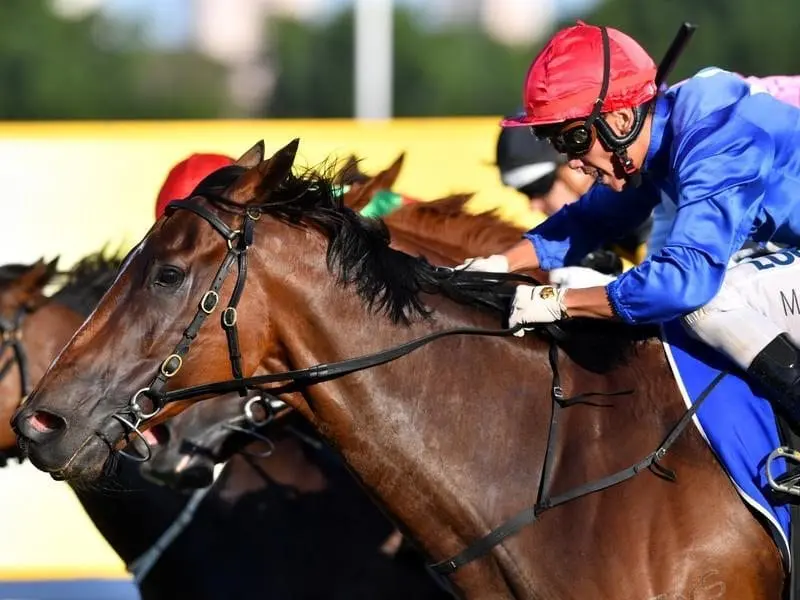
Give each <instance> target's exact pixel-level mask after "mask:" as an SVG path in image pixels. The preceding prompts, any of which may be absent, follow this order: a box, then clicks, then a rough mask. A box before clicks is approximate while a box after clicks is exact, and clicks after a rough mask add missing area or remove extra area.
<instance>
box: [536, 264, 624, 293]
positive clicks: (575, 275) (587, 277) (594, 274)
mask: <svg viewBox="0 0 800 600" xmlns="http://www.w3.org/2000/svg"><path fill="white" fill-rule="evenodd" d="M548 275H549V279H550V283H552V284H553V285H558V286H563V287H570V288H588V287H605V286H606V285H608V284H609V283H611V282H612V281H614V279H615V277H614V276H612V275H606V274H605V273H601V272H600V271H595V270H594V269H587V268H586V267H562V268H560V269H553V270H552V271H549V272H548Z"/></svg>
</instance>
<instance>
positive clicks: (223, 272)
mask: <svg viewBox="0 0 800 600" xmlns="http://www.w3.org/2000/svg"><path fill="white" fill-rule="evenodd" d="M199 198H201V197H199V196H196V197H194V198H190V199H186V200H180V201H176V202H172V203H170V204H169V205H168V207H167V213H168V214H169V213H170V212H172V211H174V210H188V211H190V212H192V213H194V214H196V215H197V216H199V217H200V218H202V219H203V220H205V221H206V222H207V223H208V224H209V225H211V227H213V228H214V229H215V230H216V231H217V232H218V233H219V234H220V235H221V236H222V237H223V238H224V239H225V241H226V243H227V245H228V252H227V253H226V255H225V257H224V259H223V261H222V264H221V265H220V267H219V269H218V270H217V273H216V276H215V277H214V280H213V282H212V285H211V287H210V288H209V290H208V291H207V292H206V293H205V294H204V295H203V297H202V299H201V300H200V305H199V307H198V310H197V313H196V314H195V316H194V318H193V319H192V321H191V323H190V324H189V326H188V327H187V328H186V330H185V331H184V333H183V336H182V338H181V340H180V341H179V342H178V344H177V345H176V346H175V349H174V350H173V353H172V354H170V355H169V356H168V357H167V358H166V359H164V361H163V362H162V363H161V366H160V368H159V372H158V373H157V374H156V376H155V377H154V378H153V381H152V382H151V383H150V385H149V386H147V387H145V388H142V389H140V390H139V391H137V392H136V393H135V394H134V395H133V397H132V398H131V400H130V403H129V405H128V409H127V415H126V414H123V415H121V414H114V415H112V417H113V418H114V419H116V420H117V421H118V422H120V423H122V424H123V426H124V427H125V429H126V431H125V437H126V439H128V441H130V438H129V436H130V434H134V435H136V437H138V438H139V440H140V441H141V442H143V443H144V445H145V447H146V456H145V457H140V456H135V455H132V454H130V453H127V452H125V451H120V452H119V453H120V454H122V455H123V456H126V457H128V458H131V459H133V460H136V461H138V462H144V461H146V460H148V459H149V458H150V455H151V450H150V446H149V444H148V442H147V440H146V439H145V438H144V435H143V434H142V431H141V430H140V426H141V425H142V423H144V422H145V421H147V420H148V419H151V418H153V417H155V416H156V415H158V414H159V413H160V412H161V410H162V409H163V408H164V407H165V406H166V405H167V404H168V403H170V402H175V401H178V400H188V399H191V398H199V397H201V396H209V395H221V394H226V393H230V392H234V391H238V392H239V393H240V394H241V395H242V396H245V395H247V391H248V390H256V391H258V392H259V393H260V394H261V397H262V398H265V399H270V398H275V397H276V396H277V395H280V394H286V393H291V392H297V391H300V390H303V389H304V388H306V387H307V386H310V385H314V384H318V383H323V382H326V381H331V380H334V379H338V378H340V377H343V376H345V375H348V374H350V373H355V372H357V371H362V370H364V369H369V368H371V367H375V366H378V365H383V364H386V363H389V362H392V361H394V360H397V359H398V358H401V357H403V356H406V355H408V354H410V353H412V352H414V351H415V350H417V349H419V348H422V347H423V346H426V345H428V344H430V343H431V342H434V341H436V340H439V339H442V338H446V337H452V336H463V335H476V336H489V337H506V336H510V335H513V334H514V333H516V332H517V331H519V330H520V329H522V328H523V325H517V326H515V327H511V328H504V329H484V328H480V327H457V328H453V329H446V330H443V331H438V332H435V333H431V334H428V335H425V336H422V337H419V338H416V339H413V340H410V341H408V342H405V343H403V344H400V345H398V346H395V347H393V348H389V349H387V350H383V351H381V352H376V353H373V354H366V355H363V356H360V357H357V358H351V359H347V360H342V361H337V362H332V363H322V364H318V365H314V366H312V367H308V368H305V369H296V370H291V371H285V372H283V373H271V374H267V375H258V376H255V377H243V376H242V370H241V355H240V352H239V344H238V334H237V331H236V321H237V319H236V317H237V315H236V306H237V305H238V302H239V300H240V298H241V295H242V293H243V291H244V286H245V278H246V276H247V250H248V248H249V247H250V246H251V245H252V243H253V229H254V225H255V222H256V221H258V219H260V218H261V214H262V210H263V209H265V208H267V207H268V205H265V206H260V207H253V206H251V207H248V208H247V209H246V210H244V211H243V212H242V213H241V215H240V216H242V217H243V222H242V225H241V227H240V228H239V229H232V228H231V227H229V226H228V225H227V224H226V223H225V222H224V221H222V220H221V219H220V218H218V217H217V216H216V215H214V214H213V213H212V212H211V211H209V210H208V209H207V208H205V207H204V206H202V205H200V204H199V203H198V202H197V201H196V200H197V199H199ZM206 199H207V200H209V201H211V199H209V198H206ZM226 204H227V203H226ZM234 264H237V265H238V272H237V280H236V284H235V286H234V291H233V293H232V295H231V300H230V302H229V303H228V306H227V308H226V309H225V310H224V311H223V313H222V317H221V320H222V327H223V328H224V329H225V333H226V336H227V340H228V351H229V358H230V362H231V371H232V373H233V379H230V380H227V381H220V382H215V383H207V384H202V385H197V386H192V387H187V388H183V389H178V390H174V391H170V392H165V391H164V388H165V386H166V384H167V381H168V380H169V379H170V378H171V377H173V376H174V375H175V374H176V373H177V372H178V371H179V370H180V368H181V366H182V364H183V357H184V356H185V355H186V352H187V351H188V350H189V346H190V345H191V343H192V341H193V340H194V339H195V337H197V334H198V332H199V330H200V327H201V326H202V324H203V323H204V322H205V320H206V318H207V317H208V316H209V315H210V314H212V313H213V312H214V309H215V308H216V307H217V305H218V304H219V291H220V289H221V288H222V285H223V283H224V282H225V279H226V278H227V276H228V275H229V274H230V272H231V270H232V268H233V265H234ZM436 269H437V271H436V272H437V273H438V274H439V275H440V276H441V277H442V278H446V277H451V278H452V277H453V276H454V270H453V269H452V268H449V267H438V268H436ZM458 277H459V278H464V279H466V280H469V279H471V280H472V281H474V282H480V283H483V284H486V285H489V284H498V283H501V282H505V283H509V282H513V283H522V282H524V283H527V284H531V283H533V284H538V282H536V281H535V280H533V279H532V278H531V277H528V276H526V275H522V274H518V273H477V272H475V273H472V272H464V271H460V272H459V273H458ZM536 329H537V330H540V331H544V332H547V333H549V334H550V335H549V337H550V340H551V343H550V351H549V355H548V356H549V361H550V367H551V370H552V373H553V380H552V386H551V398H552V401H553V413H552V416H551V419H550V427H549V431H548V444H547V451H546V454H545V460H544V466H543V468H542V479H541V481H540V486H539V493H538V494H537V499H536V503H535V504H534V505H533V506H531V507H529V508H526V509H525V510H523V511H521V512H520V513H518V514H517V515H515V516H514V517H512V518H511V519H509V520H508V521H506V522H505V523H504V524H503V525H501V526H500V527H498V528H496V529H494V530H492V531H491V532H489V533H488V534H487V535H485V536H484V537H482V538H480V539H478V540H476V541H474V542H473V543H472V544H470V545H469V546H468V547H467V548H466V549H465V550H463V551H462V552H460V553H459V554H457V555H456V556H454V557H451V558H449V559H447V560H443V561H440V562H438V563H435V564H432V565H429V566H430V568H431V570H432V571H433V572H434V573H436V574H439V575H446V574H451V573H454V572H455V571H456V570H457V569H459V568H460V567H462V566H464V565H465V564H467V563H469V562H471V561H473V560H475V559H477V558H480V557H481V556H483V555H485V554H487V553H488V552H489V551H491V549H492V548H493V547H495V546H496V545H498V544H500V543H501V542H502V541H503V540H504V539H506V538H507V537H509V536H511V535H514V534H516V533H517V532H519V531H520V530H521V529H523V528H524V527H526V526H527V525H529V524H531V523H533V522H535V521H536V520H537V519H538V517H539V516H540V515H541V514H542V513H543V512H545V511H546V510H549V509H551V508H554V507H556V506H560V505H562V504H565V503H567V502H569V501H571V500H574V499H576V498H580V497H583V496H586V495H588V494H592V493H594V492H598V491H601V490H604V489H606V488H609V487H612V486H614V485H617V484H619V483H622V482H623V481H626V480H628V479H630V478H632V477H634V476H635V475H637V474H638V473H640V472H642V471H644V470H651V471H652V472H653V473H655V474H656V475H658V476H660V477H663V478H665V479H668V480H670V481H674V479H675V474H674V473H672V471H670V470H669V469H667V468H665V467H663V466H661V465H660V463H659V461H660V460H661V459H662V458H663V457H664V456H665V455H666V453H667V451H668V449H669V448H670V447H671V446H672V445H673V444H674V443H675V441H676V440H677V439H678V437H679V436H680V434H681V433H682V432H683V430H684V429H685V428H686V427H687V425H688V424H689V423H690V422H691V420H692V417H693V416H694V414H695V413H696V412H697V410H698V409H699V407H700V406H701V404H702V403H703V401H704V400H705V399H706V398H707V397H708V395H709V394H710V392H711V391H712V390H713V388H714V387H716V385H717V384H718V383H719V381H720V380H721V379H722V377H723V376H724V373H721V374H720V375H718V376H717V378H715V379H714V380H713V381H712V382H711V384H709V386H708V387H707V388H706V390H704V391H703V393H702V394H701V395H700V396H699V397H698V399H697V401H696V402H695V403H694V404H693V405H692V406H691V407H690V408H689V409H687V410H686V411H685V412H684V414H683V416H682V417H681V419H680V420H679V421H678V423H677V424H676V425H675V427H673V429H672V430H671V431H670V433H669V434H668V435H667V436H666V438H665V439H664V441H663V442H662V443H661V444H660V445H659V447H658V448H657V449H656V450H654V451H653V452H651V453H650V454H648V455H647V456H645V457H644V458H643V459H642V460H640V461H638V462H637V463H635V464H634V465H631V466H630V467H628V468H626V469H622V470H620V471H618V472H616V473H613V474H611V475H608V476H606V477H603V478H601V479H599V480H596V481H593V482H590V483H587V484H583V485H580V486H576V487H575V488H573V489H571V490H569V491H567V492H564V493H562V494H559V495H557V496H553V495H552V494H551V493H550V484H551V478H552V471H553V463H554V460H555V458H554V456H555V454H556V452H555V449H556V441H557V437H558V436H557V434H558V424H559V422H560V420H559V418H558V417H559V412H560V411H561V410H562V409H564V408H567V407H570V406H574V405H576V404H585V403H587V398H589V397H593V396H618V395H625V394H631V393H633V390H623V391H617V392H591V393H584V394H578V395H576V396H573V397H571V398H565V397H564V392H563V389H562V388H561V378H560V375H559V369H558V345H557V339H558V338H559V337H560V333H559V331H560V330H559V329H558V326H557V325H547V326H544V327H542V326H538V327H537V328H536ZM271 383H275V384H282V385H279V386H277V387H269V388H264V387H262V386H264V385H266V384H271ZM143 396H146V397H148V398H149V399H150V400H151V401H152V402H153V406H152V407H151V409H150V410H147V408H145V407H143V406H142V405H141V404H140V398H142V397H143ZM128 415H130V416H131V417H132V418H130V419H129V418H127V416H128ZM112 448H113V446H112Z"/></svg>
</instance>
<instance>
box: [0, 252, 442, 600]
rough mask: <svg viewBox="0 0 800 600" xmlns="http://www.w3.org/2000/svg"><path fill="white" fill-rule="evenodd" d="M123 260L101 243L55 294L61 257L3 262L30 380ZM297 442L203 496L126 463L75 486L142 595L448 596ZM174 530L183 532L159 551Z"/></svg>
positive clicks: (3, 289) (356, 496) (372, 512)
mask: <svg viewBox="0 0 800 600" xmlns="http://www.w3.org/2000/svg"><path fill="white" fill-rule="evenodd" d="M119 265H120V260H119V259H117V258H113V257H111V258H106V257H105V256H104V254H103V253H102V252H101V253H97V254H92V255H90V256H87V257H85V258H84V259H83V260H81V261H80V262H79V263H78V264H77V265H76V266H75V267H73V268H72V269H71V270H70V271H69V272H67V273H63V274H61V278H62V279H63V281H60V282H59V283H60V287H59V289H58V290H57V291H56V292H55V293H53V294H52V295H50V296H45V295H44V294H43V292H42V287H43V286H44V285H45V284H46V283H47V282H49V281H50V280H51V277H52V275H53V272H54V268H55V262H54V263H51V264H50V265H45V264H44V263H43V262H41V261H40V262H38V263H36V264H34V265H31V266H26V265H6V266H3V267H0V306H2V307H3V311H4V312H3V314H4V315H6V314H8V315H17V314H20V311H23V310H24V311H25V317H24V319H23V320H22V328H21V332H22V333H21V335H20V336H19V341H20V343H21V344H22V346H23V347H24V352H25V356H26V358H27V365H28V368H27V372H28V373H29V375H30V383H31V384H35V383H37V382H38V379H39V377H40V376H41V374H42V373H44V371H45V370H46V368H47V366H48V365H49V363H50V362H51V361H52V359H53V358H55V356H56V354H57V353H58V351H59V350H60V349H61V347H63V345H65V344H66V343H67V341H68V340H69V338H70V337H72V335H73V334H74V333H75V331H76V330H77V328H78V327H79V326H80V324H81V323H82V322H83V320H84V319H85V318H86V317H87V316H88V315H89V313H90V312H91V310H92V309H94V307H95V306H96V305H97V303H98V301H99V300H100V297H101V296H102V295H103V294H104V293H105V291H106V290H107V289H108V288H109V287H110V286H111V282H112V281H113V279H114V277H115V276H116V273H117V270H118V268H119ZM12 375H13V377H12ZM16 375H17V373H16V372H15V371H13V370H9V372H8V376H7V377H6V378H4V379H3V384H4V386H3V387H2V388H0V390H2V391H3V393H7V394H8V397H5V396H4V397H2V398H0V400H2V407H3V410H4V412H5V413H6V415H5V418H4V419H3V420H2V421H0V440H3V442H2V443H0V453H4V454H6V455H12V454H13V453H14V450H15V449H16V447H17V446H16V436H15V435H14V433H13V431H12V430H11V427H10V425H9V421H10V417H11V412H13V411H14V410H16V409H17V407H18V405H19V401H20V386H19V378H18V377H16ZM6 383H7V384H8V385H5V384H6ZM0 418H1V417H0ZM297 441H298V438H297V437H294V438H292V437H288V438H286V439H280V440H278V439H277V438H276V452H274V454H273V455H272V456H271V457H270V459H269V460H268V461H265V460H258V459H252V458H250V457H246V456H236V457H233V458H232V459H231V461H230V462H229V464H228V466H227V468H226V470H225V472H224V473H223V474H222V476H221V477H220V479H219V480H218V481H217V482H216V484H215V486H214V488H213V489H212V490H210V491H209V492H208V493H206V494H205V495H204V496H203V497H202V502H200V503H199V504H197V503H196V502H195V500H190V498H189V497H188V496H186V495H183V494H179V493H176V492H175V491H172V490H170V489H168V488H164V487H162V486H158V485H155V484H152V483H150V482H148V481H147V480H145V479H143V478H142V476H141V475H140V472H139V465H138V464H136V463H133V462H128V461H122V462H121V464H120V468H119V470H118V471H117V472H116V473H115V477H114V478H113V480H110V481H108V482H105V486H104V487H100V488H98V487H94V486H76V487H75V489H74V492H75V494H76V496H77V497H78V499H79V500H80V502H81V505H82V506H83V508H84V510H85V511H86V512H87V514H88V515H89V517H90V518H91V520H92V522H93V523H94V524H95V526H96V527H97V528H98V530H99V531H100V533H101V534H102V535H103V537H104V538H105V539H106V540H107V541H108V543H109V544H110V545H111V547H112V548H113V549H114V550H115V552H116V553H117V554H118V555H119V556H120V558H121V559H122V560H123V561H124V562H125V563H126V564H127V565H129V567H131V566H134V565H137V566H136V575H137V584H138V585H139V589H140V593H141V595H142V598H144V599H145V600H161V599H162V598H163V599H166V598H182V597H191V598H194V599H196V600H202V599H205V598H208V599H209V600H211V599H217V598H221V597H236V598H261V597H263V595H264V593H265V590H266V591H268V593H269V595H270V597H271V598H276V599H287V600H288V599H289V598H292V599H301V598H319V597H326V598H341V599H342V600H344V599H347V600H351V599H353V598H363V600H367V599H370V598H376V597H380V598H397V600H400V599H401V598H408V597H414V598H425V599H430V600H434V599H438V598H443V597H445V596H444V593H443V592H442V591H441V590H439V589H438V588H437V587H436V585H435V584H434V582H433V580H431V579H430V578H429V576H428V575H427V574H426V573H425V571H424V570H423V569H422V568H421V565H420V561H419V559H418V558H416V557H414V556H410V555H404V556H400V557H392V556H388V555H387V554H386V553H385V552H382V551H381V546H382V545H383V544H384V542H385V540H386V539H387V538H388V537H389V536H390V535H391V534H392V531H393V528H392V526H391V523H389V522H388V521H387V520H386V518H385V517H384V515H383V514H382V513H381V512H380V511H379V510H378V509H377V507H375V506H374V505H373V504H372V502H371V501H369V499H368V498H367V497H365V496H364V494H363V492H362V491H361V489H360V488H359V487H358V486H357V485H356V483H355V482H354V481H353V480H352V477H351V476H350V474H349V473H348V472H347V471H346V469H345V468H344V467H343V466H342V465H341V464H337V463H335V462H333V461H330V460H328V459H327V458H326V457H325V456H322V455H321V453H320V449H317V448H312V449H308V448H305V447H304V446H302V447H301V446H298V444H297ZM318 457H319V458H318ZM185 519H188V523H186V524H185V525H184V526H182V527H181V528H180V529H175V525H176V523H177V524H179V525H180V524H182V523H183V522H184V520H185ZM173 530H174V531H180V535H178V536H177V537H176V538H175V539H174V541H172V542H171V543H169V544H164V547H163V550H161V551H160V552H156V551H155V549H156V548H157V547H158V546H157V542H159V544H160V543H161V542H160V540H161V539H164V538H163V536H164V535H165V534H166V532H168V531H173ZM256 531H257V532H258V534H256ZM150 563H152V564H150ZM145 565H149V567H148V568H145ZM330 586H334V587H335V588H336V589H335V590H334V591H331V589H330Z"/></svg>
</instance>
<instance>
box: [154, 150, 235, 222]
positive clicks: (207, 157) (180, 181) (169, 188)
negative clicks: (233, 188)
mask: <svg viewBox="0 0 800 600" xmlns="http://www.w3.org/2000/svg"><path fill="white" fill-rule="evenodd" d="M233 163H234V159H233V158H231V157H229V156H224V155H222V154H192V155H191V156H190V157H189V158H186V159H184V160H182V161H181V162H179V163H178V164H177V165H175V166H174V167H172V169H170V171H169V174H168V175H167V178H166V179H165V180H164V183H163V184H162V186H161V189H160V190H159V192H158V198H157V199H156V219H159V218H161V215H163V214H164V209H165V208H166V207H167V204H169V203H170V202H172V201H173V200H180V199H182V198H185V197H186V196H188V195H189V194H191V193H192V192H193V191H194V189H195V188H196V187H197V184H199V183H200V182H201V181H203V179H205V178H206V177H207V176H208V175H210V174H211V173H213V172H214V171H216V170H218V169H221V168H222V167H227V166H229V165H232V164H233Z"/></svg>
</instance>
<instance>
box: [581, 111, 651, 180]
mask: <svg viewBox="0 0 800 600" xmlns="http://www.w3.org/2000/svg"><path fill="white" fill-rule="evenodd" d="M601 118H603V119H605V120H606V122H607V123H608V124H609V126H610V127H611V129H612V130H613V131H614V132H615V133H616V134H617V135H618V136H620V137H622V136H624V135H626V134H628V133H630V131H631V128H632V127H633V122H634V120H633V111H632V110H630V109H628V108H625V109H621V110H615V111H613V112H610V113H606V114H604V115H603V116H602V117H601ZM650 121H651V117H650V116H649V115H648V116H647V118H646V120H645V123H644V126H643V127H642V131H641V132H640V133H639V135H638V137H637V138H636V140H635V141H634V142H633V143H632V144H631V145H630V146H629V147H628V149H627V151H628V156H629V157H630V159H631V160H632V161H633V164H634V165H635V166H636V168H641V166H642V164H643V163H644V159H645V156H646V155H647V147H648V146H649V144H650ZM569 158H570V160H569V163H568V164H569V166H570V168H572V169H575V170H577V171H582V172H583V173H586V174H587V175H591V176H592V177H594V178H595V179H596V180H597V181H599V182H601V183H602V184H603V185H607V186H608V187H610V188H611V189H613V190H615V191H617V192H620V191H622V189H623V188H624V187H625V183H626V178H625V171H624V170H623V168H622V164H621V163H620V160H619V158H617V156H615V155H614V153H613V152H611V151H609V150H607V149H606V148H605V146H603V144H602V143H601V142H600V140H599V139H598V137H597V136H596V135H595V136H594V142H593V144H592V146H591V148H590V149H589V151H588V152H587V153H586V154H584V155H582V156H580V157H575V158H573V157H569Z"/></svg>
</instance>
